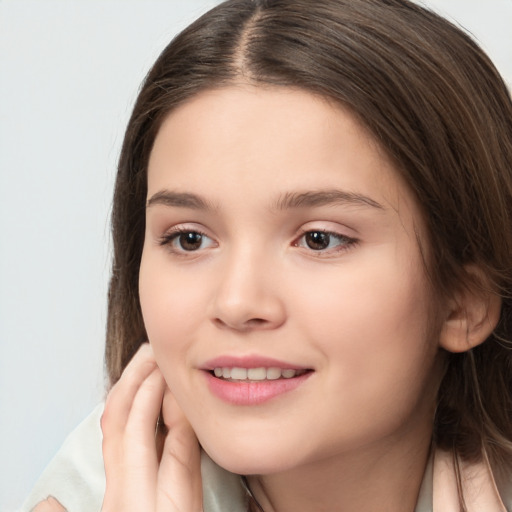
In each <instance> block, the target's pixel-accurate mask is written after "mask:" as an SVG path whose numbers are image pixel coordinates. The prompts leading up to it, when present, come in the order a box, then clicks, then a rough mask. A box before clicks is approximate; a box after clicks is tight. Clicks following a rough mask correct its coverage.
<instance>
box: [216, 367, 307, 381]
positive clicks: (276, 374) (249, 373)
mask: <svg viewBox="0 0 512 512" xmlns="http://www.w3.org/2000/svg"><path fill="white" fill-rule="evenodd" d="M304 373H306V370H294V369H292V368H277V367H270V368H265V367H260V368H241V367H237V366H235V367H231V368H230V367H216V368H214V369H213V374H214V375H215V377H217V378H219V379H224V380H229V381H230V382H237V381H246V382H261V381H264V380H278V379H292V378H294V377H298V376H300V375H303V374H304Z"/></svg>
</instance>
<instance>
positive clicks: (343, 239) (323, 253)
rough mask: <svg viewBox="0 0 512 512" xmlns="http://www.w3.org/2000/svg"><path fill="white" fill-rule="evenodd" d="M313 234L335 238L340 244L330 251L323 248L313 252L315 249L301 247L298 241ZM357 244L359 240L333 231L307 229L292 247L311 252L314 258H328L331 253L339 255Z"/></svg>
mask: <svg viewBox="0 0 512 512" xmlns="http://www.w3.org/2000/svg"><path fill="white" fill-rule="evenodd" d="M313 233H315V234H321V235H323V236H328V237H330V238H335V239H337V240H338V241H339V242H340V243H339V244H337V245H336V247H335V248H331V249H328V248H325V249H318V250H315V249H312V248H311V247H305V246H301V245H300V241H301V240H302V239H303V238H304V237H306V236H307V235H310V234H313ZM330 242H331V240H329V243H330ZM358 242H359V240H357V239H356V238H351V237H348V236H346V235H342V234H341V233H336V232H335V231H329V230H326V229H307V230H304V231H303V232H302V233H301V235H300V236H299V237H298V238H297V239H296V241H295V242H294V243H293V245H294V247H304V248H306V249H307V250H308V251H311V252H312V253H314V254H315V256H318V257H328V256H331V255H332V254H333V253H334V254H339V253H341V252H345V251H348V250H349V249H351V248H352V247H354V246H355V245H356V244H357V243H358ZM306 243H307V242H306Z"/></svg>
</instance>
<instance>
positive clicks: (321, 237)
mask: <svg viewBox="0 0 512 512" xmlns="http://www.w3.org/2000/svg"><path fill="white" fill-rule="evenodd" d="M329 242H330V236H329V234H328V233H322V232H321V231H311V232H310V233H307V234H306V244H307V246H308V247H309V248H310V249H313V250H315V251H320V250H322V249H326V248H327V247H329Z"/></svg>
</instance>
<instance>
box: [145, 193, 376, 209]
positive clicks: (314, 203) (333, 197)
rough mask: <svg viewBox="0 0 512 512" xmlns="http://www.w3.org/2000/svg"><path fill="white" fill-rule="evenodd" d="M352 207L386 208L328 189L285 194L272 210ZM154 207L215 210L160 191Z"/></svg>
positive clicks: (190, 196) (194, 197) (186, 195)
mask: <svg viewBox="0 0 512 512" xmlns="http://www.w3.org/2000/svg"><path fill="white" fill-rule="evenodd" d="M347 204H348V205H354V206H363V207H371V208H375V209H377V210H385V209H386V208H385V207H384V206H382V205H381V204H380V203H378V202H377V201H375V200H374V199H371V198H370V197H368V196H365V195H363V194H358V193H355V192H348V191H344V190H337V189H330V190H318V191H307V192H287V193H286V194H284V195H282V196H281V197H279V198H278V199H277V201H276V202H275V203H274V209H276V210H287V209H294V208H314V207H319V206H334V205H347ZM154 205H163V206H169V207H177V208H190V209H192V210H205V211H211V210H215V209H216V208H215V207H214V206H213V205H212V204H211V203H209V202H208V201H207V200H205V199H204V198H202V197H201V196H198V195H196V194H192V193H190V192H172V191H169V190H161V191H159V192H157V193H156V194H154V195H153V196H151V198H150V199H148V201H147V203H146V208H149V207H151V206H154Z"/></svg>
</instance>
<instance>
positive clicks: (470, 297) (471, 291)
mask: <svg viewBox="0 0 512 512" xmlns="http://www.w3.org/2000/svg"><path fill="white" fill-rule="evenodd" d="M470 273H472V274H473V275H476V276H477V277H479V278H480V281H483V279H481V277H482V276H481V275H479V274H481V273H480V272H479V271H477V270H474V269H472V270H471V271H470ZM500 313H501V297H500V296H499V295H497V294H496V293H495V292H493V291H491V290H490V288H489V287H485V289H484V287H483V286H482V287H477V286H475V285H469V286H467V287H465V288H464V290H463V291H462V292H460V293H458V294H456V297H454V298H453V299H451V300H450V301H449V309H448V312H447V316H446V318H445V320H444V323H443V325H442V327H441V333H440V339H439V343H440V346H441V347H442V348H444V349H445V350H447V351H449V352H466V351H467V350H470V349H471V348H473V347H476V346H477V345H480V344H481V343H483V342H484V341H485V340H486V339H487V338H488V337H489V336H490V335H491V333H492V331H493V330H494V329H495V327H496V325H497V324H498V321H499V319H500Z"/></svg>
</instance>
